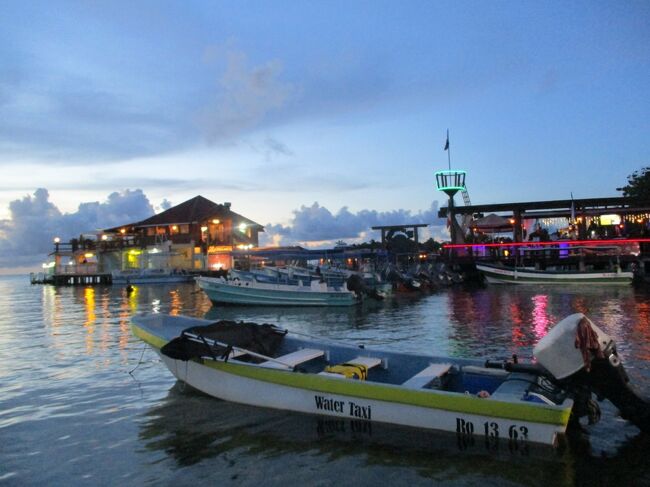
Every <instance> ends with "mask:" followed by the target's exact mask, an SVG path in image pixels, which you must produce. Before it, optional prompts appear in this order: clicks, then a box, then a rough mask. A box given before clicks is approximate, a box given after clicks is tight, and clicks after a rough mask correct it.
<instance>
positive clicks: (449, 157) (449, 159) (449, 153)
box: [447, 129, 451, 171]
mask: <svg viewBox="0 0 650 487" xmlns="http://www.w3.org/2000/svg"><path fill="white" fill-rule="evenodd" d="M447 164H448V165H449V170H450V171H451V145H450V144H449V129H447Z"/></svg>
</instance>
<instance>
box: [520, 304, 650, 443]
mask: <svg viewBox="0 0 650 487" xmlns="http://www.w3.org/2000/svg"><path fill="white" fill-rule="evenodd" d="M533 354H534V355H535V357H536V358H537V361H538V363H539V364H540V365H541V366H542V367H544V368H545V369H546V370H547V371H548V372H549V373H550V374H551V375H552V376H553V378H554V382H556V383H557V384H558V385H560V386H561V387H562V388H564V389H565V390H567V391H569V392H572V391H575V393H576V396H578V395H584V391H585V390H588V391H592V392H594V393H595V394H596V396H597V397H598V398H599V399H600V400H602V399H605V398H606V399H608V400H609V401H611V402H612V403H613V404H614V405H615V406H616V407H617V408H618V409H619V411H620V413H621V416H622V417H623V418H625V419H627V420H628V421H630V422H632V423H633V424H635V425H636V426H637V427H638V428H639V429H641V430H642V431H644V432H650V401H648V399H647V398H644V397H643V396H641V395H640V394H639V393H638V392H637V391H635V390H634V389H633V387H632V386H631V384H630V379H629V377H628V375H627V373H626V372H625V368H624V367H623V364H622V363H621V360H620V359H619V357H618V354H617V352H616V344H615V343H614V341H613V340H612V338H611V337H610V336H609V335H607V334H606V333H604V332H603V331H602V330H601V329H600V328H598V327H597V326H596V325H594V324H593V323H592V322H591V320H589V318H587V317H586V316H585V315H583V314H582V313H576V314H573V315H571V316H568V317H566V318H565V319H563V320H562V321H560V322H559V323H558V324H556V325H555V326H554V327H553V328H552V329H551V331H550V332H549V333H548V334H547V335H546V336H545V337H544V338H542V339H541V340H540V341H539V342H538V344H537V345H536V346H535V348H534V349H533Z"/></svg>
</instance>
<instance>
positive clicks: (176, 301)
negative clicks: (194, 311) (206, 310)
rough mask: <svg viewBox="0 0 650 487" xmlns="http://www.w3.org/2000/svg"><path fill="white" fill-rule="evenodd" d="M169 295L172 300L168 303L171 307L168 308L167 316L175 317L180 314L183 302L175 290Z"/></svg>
mask: <svg viewBox="0 0 650 487" xmlns="http://www.w3.org/2000/svg"><path fill="white" fill-rule="evenodd" d="M169 295H170V296H171V298H172V299H171V303H170V305H171V306H170V310H169V314H170V315H172V316H176V315H178V314H179V313H180V311H181V309H182V308H183V301H182V300H181V297H180V295H179V292H178V291H177V290H174V291H171V292H170V293H169Z"/></svg>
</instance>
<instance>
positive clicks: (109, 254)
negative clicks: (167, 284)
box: [98, 196, 264, 272]
mask: <svg viewBox="0 0 650 487" xmlns="http://www.w3.org/2000/svg"><path fill="white" fill-rule="evenodd" d="M230 206H231V205H230V203H222V204H219V203H214V202H213V201H210V200H208V199H206V198H204V197H203V196H196V197H194V198H192V199H190V200H188V201H185V202H184V203H181V204H179V205H177V206H174V207H172V208H169V209H167V210H165V211H163V212H161V213H158V214H157V215H154V216H152V217H150V218H147V219H146V220H142V221H140V222H136V223H129V224H125V225H122V226H119V227H114V228H109V229H105V230H104V231H103V234H102V236H101V240H100V242H98V248H99V252H98V254H99V258H100V261H101V267H102V270H103V272H111V271H113V270H124V269H176V270H181V269H182V270H188V271H189V270H219V269H230V268H231V267H232V266H233V257H232V252H233V250H243V249H251V248H254V247H257V246H258V245H259V239H258V234H259V232H263V231H264V227H263V226H262V225H260V224H258V223H255V222H254V221H252V220H249V219H248V218H245V217H243V216H242V215H239V214H237V213H235V212H234V211H232V210H231V209H230Z"/></svg>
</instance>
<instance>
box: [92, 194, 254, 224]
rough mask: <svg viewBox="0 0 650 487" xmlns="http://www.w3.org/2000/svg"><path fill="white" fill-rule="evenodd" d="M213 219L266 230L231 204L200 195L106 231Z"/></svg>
mask: <svg viewBox="0 0 650 487" xmlns="http://www.w3.org/2000/svg"><path fill="white" fill-rule="evenodd" d="M211 218H220V219H227V218H230V219H232V220H237V221H238V222H243V223H246V224H247V225H251V226H257V227H258V229H259V230H261V231H263V230H264V227H263V226H262V225H260V224H259V223H256V222H254V221H253V220H249V219H248V218H246V217H243V216H242V215H240V214H238V213H235V212H234V211H232V210H231V209H230V203H225V204H218V203H215V202H214V201H210V200H209V199H207V198H204V197H203V196H200V195H199V196H195V197H194V198H192V199H190V200H187V201H185V202H183V203H180V204H178V205H176V206H172V207H171V208H169V209H167V210H165V211H163V212H161V213H158V214H157V215H154V216H152V217H150V218H147V219H145V220H142V221H139V222H136V223H129V224H125V225H121V226H119V227H115V228H109V229H106V230H105V231H117V230H118V229H119V228H122V227H136V228H138V227H154V226H164V225H181V224H188V223H199V222H202V221H206V220H209V219H211Z"/></svg>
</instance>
